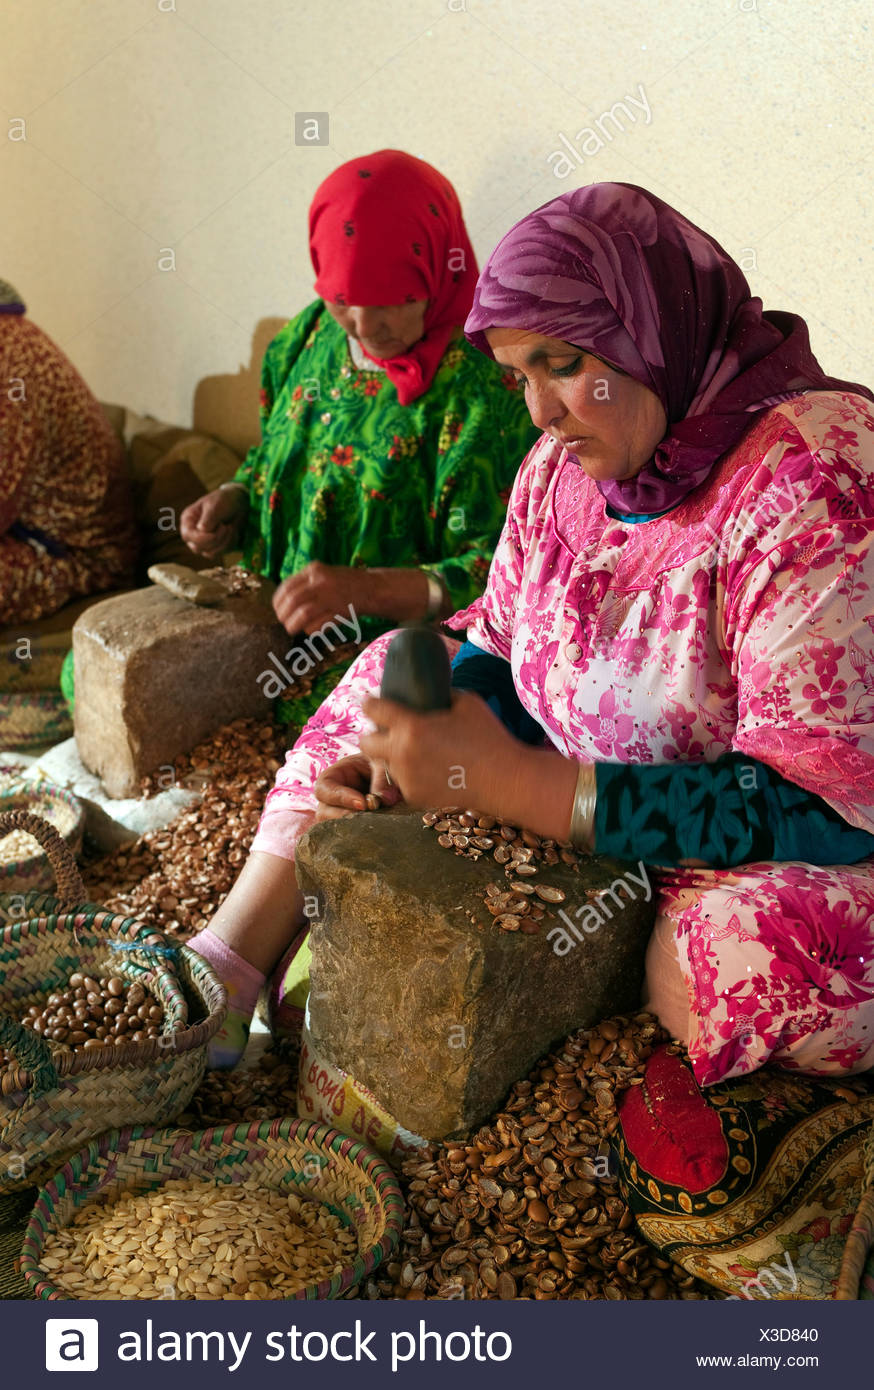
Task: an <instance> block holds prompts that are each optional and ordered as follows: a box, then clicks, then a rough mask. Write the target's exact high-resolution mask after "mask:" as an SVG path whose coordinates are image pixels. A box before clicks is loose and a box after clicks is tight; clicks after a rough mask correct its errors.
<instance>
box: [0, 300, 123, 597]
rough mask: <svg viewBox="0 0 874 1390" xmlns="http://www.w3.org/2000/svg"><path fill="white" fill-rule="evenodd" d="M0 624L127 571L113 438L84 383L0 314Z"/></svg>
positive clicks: (113, 582)
mask: <svg viewBox="0 0 874 1390" xmlns="http://www.w3.org/2000/svg"><path fill="white" fill-rule="evenodd" d="M0 382H2V387H3V389H2V390H0V624H7V623H13V622H33V621H36V620H37V619H39V618H43V617H46V616H48V614H50V613H55V612H57V610H58V609H59V608H62V607H63V606H64V604H65V603H67V602H69V601H70V599H73V598H77V597H79V596H80V595H85V594H92V593H95V594H96V593H101V592H103V591H104V590H106V589H113V588H120V587H122V586H123V585H125V584H127V583H129V582H130V580H131V579H132V578H133V571H134V563H135V559H136V550H137V537H136V528H135V525H134V518H133V503H132V501H131V497H130V488H129V484H128V481H127V478H126V476H125V466H124V454H123V450H122V446H121V443H120V441H119V440H118V439H117V438H116V436H115V434H114V432H113V430H112V427H111V426H110V424H109V422H108V421H107V419H106V416H105V415H104V413H103V411H102V410H101V408H100V405H99V404H98V402H97V401H96V400H95V399H94V397H93V396H92V394H91V392H90V391H89V389H88V387H87V386H86V384H85V382H84V381H83V380H82V378H81V377H80V375H79V373H78V372H77V371H76V369H75V368H74V366H73V364H72V363H71V362H70V361H69V360H68V359H67V358H66V357H65V356H64V354H63V353H62V352H61V350H60V348H59V347H57V346H56V344H55V343H53V342H52V340H51V338H49V337H48V335H47V334H46V333H44V332H43V331H42V329H41V328H38V327H37V325H36V324H35V323H32V322H31V320H30V319H28V318H25V317H24V316H23V315H18V314H15V315H5V314H4V315H2V316H0Z"/></svg>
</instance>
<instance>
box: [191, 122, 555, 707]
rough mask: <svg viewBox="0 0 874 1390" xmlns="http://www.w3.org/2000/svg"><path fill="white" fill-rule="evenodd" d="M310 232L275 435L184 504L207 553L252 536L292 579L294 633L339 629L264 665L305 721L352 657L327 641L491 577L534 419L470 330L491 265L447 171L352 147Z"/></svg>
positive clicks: (364, 635)
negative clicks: (310, 278)
mask: <svg viewBox="0 0 874 1390" xmlns="http://www.w3.org/2000/svg"><path fill="white" fill-rule="evenodd" d="M309 236H310V255H311V257H312V263H313V268H314V270H315V272H316V282H315V288H316V291H317V292H318V294H319V296H320V298H319V299H317V300H316V301H315V303H313V304H311V305H309V307H308V308H306V309H304V310H303V312H302V313H300V314H298V316H297V317H296V318H294V319H292V320H291V322H290V323H289V324H287V325H286V327H285V328H283V329H282V331H281V332H280V333H279V334H278V336H277V337H276V338H275V339H274V340H273V342H272V343H271V344H270V347H269V348H268V350H267V354H266V357H265V360H264V370H263V375H262V382H263V390H262V397H261V401H262V419H263V439H262V442H261V443H260V444H259V445H258V446H257V447H256V448H254V449H252V450H251V451H250V453H249V455H248V457H247V459H246V461H245V463H244V464H243V466H242V467H241V469H240V470H239V472H238V474H237V476H236V481H235V483H234V484H232V485H227V486H225V487H224V488H220V489H219V490H217V491H216V492H212V493H210V494H209V495H208V496H207V497H205V498H202V499H201V500H200V501H198V502H196V503H194V505H193V506H191V507H189V508H188V509H187V511H186V512H184V513H183V516H182V524H181V530H182V535H183V537H184V539H185V540H186V542H187V543H188V545H189V546H190V547H191V549H192V550H196V551H198V552H199V553H200V554H204V555H217V554H219V553H220V552H222V551H225V550H229V549H232V548H234V547H235V546H237V545H240V544H241V545H242V550H243V556H244V563H245V564H246V565H247V567H248V568H250V569H253V570H256V571H258V572H259V573H260V574H263V575H266V576H268V577H269V578H271V579H273V580H275V581H276V582H277V583H278V584H279V588H278V589H277V592H276V595H275V597H274V607H275V609H276V612H277V615H278V617H279V619H280V621H281V622H282V624H283V626H284V627H285V628H286V630H287V631H288V632H289V633H290V634H292V635H302V634H304V633H307V634H314V633H322V632H324V634H326V636H325V641H324V643H323V646H322V647H319V648H318V649H317V651H316V652H312V653H311V655H310V656H309V657H308V656H307V653H306V651H304V650H303V649H302V648H301V647H298V648H297V649H296V652H297V654H295V649H292V652H291V653H289V656H288V659H287V660H286V662H285V667H286V671H285V676H283V674H282V673H280V672H279V671H277V672H276V673H273V672H264V677H265V682H266V684H265V693H266V694H268V695H271V694H273V695H278V694H279V692H280V689H281V688H282V687H283V686H285V687H286V689H287V688H288V686H291V689H290V691H288V696H289V697H290V698H289V697H287V698H285V699H283V700H282V701H281V702H280V716H281V717H283V718H284V719H285V720H286V721H287V722H290V723H294V724H302V723H303V722H304V721H305V719H306V718H307V717H308V716H309V714H310V713H312V711H313V710H314V709H316V708H317V707H318V705H319V704H320V703H321V700H322V699H323V698H324V696H325V695H326V694H327V693H328V691H329V690H330V689H331V688H332V687H333V685H334V684H336V681H337V680H338V679H339V676H340V674H341V673H342V671H343V670H344V669H345V667H346V666H347V665H348V659H347V660H346V661H343V662H339V663H338V662H331V660H330V658H331V657H332V655H333V652H335V651H337V649H338V647H339V646H342V647H343V648H344V649H345V650H347V652H348V655H349V657H350V658H351V648H352V644H353V643H355V644H357V643H362V642H366V641H367V640H369V639H371V638H373V637H374V636H376V635H377V634H378V633H380V632H383V631H385V630H386V629H387V628H388V627H390V626H392V625H393V624H395V623H397V622H398V621H403V620H405V619H412V618H422V617H426V616H427V617H437V616H447V615H448V614H450V613H452V612H454V611H456V609H458V608H460V607H463V606H464V605H465V604H467V603H469V602H470V601H471V600H472V599H473V598H475V597H476V596H477V595H478V594H479V593H481V591H482V589H483V586H484V584H485V580H486V576H487V574H488V567H489V562H490V560H491V555H492V550H493V548H494V545H495V542H496V540H497V537H498V535H499V533H500V529H501V524H502V520H503V513H504V509H505V506H506V500H507V496H508V492H509V488H510V486H511V484H512V482H513V479H514V477H515V474H516V470H517V468H518V466H519V463H520V460H521V459H522V458H523V457H524V455H525V453H526V451H527V449H528V447H529V446H530V444H531V443H533V440H534V438H535V433H534V431H533V429H532V427H531V424H530V421H529V419H528V415H527V412H526V410H525V404H524V400H523V398H522V394H521V392H518V391H517V390H515V388H514V383H513V381H512V379H511V378H510V377H509V375H508V374H507V373H502V372H501V370H500V368H498V367H497V366H496V364H495V363H494V362H491V361H489V360H488V359H487V358H485V357H484V356H483V355H482V354H481V353H479V352H477V351H476V350H475V349H474V348H472V347H471V346H470V344H469V343H467V341H466V339H465V338H464V335H463V333H462V331H461V325H462V324H463V322H464V320H465V317H466V316H467V313H468V311H469V309H470V306H471V303H472V299H473V290H474V286H475V284H476V278H477V266H476V260H475V257H474V253H473V249H472V247H471V245H470V241H469V239H468V236H467V231H466V230H465V226H464V220H463V218H462V214H461V208H460V205H459V202H458V198H457V197H456V194H455V191H454V189H453V188H452V185H451V184H450V183H449V181H448V180H447V179H445V178H444V177H443V175H442V174H440V173H439V172H438V171H437V170H436V169H434V168H432V167H431V166H430V165H429V164H426V163H424V161H423V160H421V159H414V158H413V157H412V156H411V155H407V154H403V153H401V152H400V151H398V150H381V151H380V152H379V153H377V154H373V155H368V156H366V157H362V158H360V159H354V160H350V161H349V163H347V164H344V165H342V166H341V167H340V168H339V169H337V170H335V171H334V173H333V174H331V175H330V176H329V178H327V179H326V180H325V181H324V183H323V184H322V185H321V187H320V188H319V189H318V191H317V193H316V195H315V197H314V199H313V202H312V206H311V208H310V216H309ZM328 638H330V639H331V640H330V641H328ZM312 646H313V644H312V643H311V644H310V647H311V648H312ZM332 648H333V651H332ZM326 655H327V658H328V669H327V670H323V672H322V673H321V675H320V676H319V678H318V679H317V680H316V682H315V683H314V684H312V688H311V691H310V693H309V694H308V695H307V696H302V695H297V696H296V695H295V691H294V681H295V679H296V678H297V677H298V676H301V677H303V676H309V675H310V670H311V668H312V666H313V660H312V656H316V657H317V658H321V659H322V662H323V664H324V659H325V657H326ZM287 677H290V678H291V679H290V680H289V679H287ZM308 684H310V681H308Z"/></svg>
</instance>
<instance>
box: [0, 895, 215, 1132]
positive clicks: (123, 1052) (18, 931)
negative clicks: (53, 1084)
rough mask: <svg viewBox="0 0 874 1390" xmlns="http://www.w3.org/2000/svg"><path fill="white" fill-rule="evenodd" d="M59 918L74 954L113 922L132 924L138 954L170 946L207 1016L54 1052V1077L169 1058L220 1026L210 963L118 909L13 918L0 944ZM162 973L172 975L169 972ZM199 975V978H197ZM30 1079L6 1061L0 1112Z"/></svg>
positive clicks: (0, 1005) (0, 1004) (1, 1007)
mask: <svg viewBox="0 0 874 1390" xmlns="http://www.w3.org/2000/svg"><path fill="white" fill-rule="evenodd" d="M60 917H65V918H72V922H71V935H70V943H69V946H70V954H73V955H74V954H75V952H76V948H77V946H81V945H85V944H91V943H90V942H89V941H88V936H89V935H93V937H94V941H93V944H94V945H100V944H102V943H105V942H107V941H109V940H110V939H111V938H110V935H109V933H107V932H104V933H103V934H102V935H100V936H98V935H97V934H96V932H95V931H94V928H95V926H98V925H99V926H100V927H103V926H105V925H107V924H109V925H113V924H115V923H118V932H119V935H121V934H122V933H123V932H125V930H126V929H129V928H136V934H135V937H134V940H133V941H131V943H130V945H131V950H132V952H136V951H138V950H143V948H145V949H144V952H143V953H144V954H146V955H147V954H148V950H149V948H151V949H155V948H157V949H158V950H164V949H170V950H172V951H173V952H174V953H176V954H177V955H178V956H179V958H180V959H184V960H187V963H188V967H189V970H190V972H191V974H192V976H193V977H194V979H195V982H196V983H197V984H198V988H199V991H200V993H201V997H202V999H203V1002H204V1005H205V1007H206V1008H207V1010H208V1012H207V1016H206V1018H204V1019H201V1020H200V1022H198V1023H192V1024H189V1023H187V1022H186V1024H185V1026H184V1027H182V1028H179V1029H177V1031H175V1032H173V1033H168V1034H166V1035H162V1036H161V1037H157V1038H149V1039H146V1040H144V1041H142V1042H131V1043H126V1044H125V1045H124V1046H122V1047H95V1048H90V1049H88V1050H85V1049H82V1050H80V1051H72V1052H57V1053H54V1054H53V1056H52V1061H53V1063H54V1066H55V1071H56V1072H57V1075H58V1078H59V1079H66V1078H72V1077H77V1076H81V1075H84V1074H85V1073H87V1072H90V1071H100V1070H104V1071H115V1070H116V1069H120V1068H123V1067H140V1066H143V1065H145V1064H148V1063H153V1062H157V1061H161V1062H172V1061H173V1060H174V1059H175V1058H176V1057H178V1056H179V1055H180V1054H182V1053H185V1052H190V1051H192V1050H195V1049H197V1048H199V1047H203V1046H205V1045H206V1044H207V1043H208V1042H210V1041H211V1040H212V1038H213V1037H214V1036H215V1034H216V1033H217V1032H218V1031H219V1029H220V1028H221V1027H222V1025H223V1023H224V1020H225V1016H226V1014H227V990H226V989H225V987H224V985H223V984H222V982H221V980H220V979H219V977H218V975H217V974H216V973H215V971H214V970H213V968H212V966H211V965H210V964H209V962H208V961H207V960H205V959H204V957H203V956H201V955H200V953H199V952H198V951H194V950H192V948H191V947H190V946H189V945H188V943H187V942H179V944H178V945H169V946H168V942H169V938H168V937H167V936H166V935H165V934H164V933H163V932H159V931H158V930H157V929H156V928H154V927H149V926H148V925H147V924H146V923H144V922H141V921H140V920H139V919H138V918H136V917H123V916H122V915H121V914H120V913H113V912H110V911H109V910H108V909H105V908H100V909H98V910H97V911H96V912H95V913H94V914H93V915H92V914H89V913H88V912H83V911H82V910H81V909H80V910H77V911H76V912H72V913H62V914H58V915H57V916H56V915H54V914H49V915H43V916H41V917H38V918H31V919H29V920H28V921H26V922H15V923H13V924H11V925H8V926H6V927H3V928H0V944H2V945H6V946H8V945H17V944H18V943H19V942H20V941H21V940H22V939H23V938H24V939H26V938H27V937H28V936H32V935H35V936H41V935H43V936H44V935H46V933H47V931H51V929H52V925H53V924H54V925H55V926H56V925H57V922H58V920H59V918H60ZM86 918H87V919H88V926H87V928H86V933H87V935H86V936H84V937H80V936H79V935H78V932H79V925H80V923H81V922H83V921H84V920H85V919H86ZM65 925H66V923H65ZM141 933H146V935H145V937H144V938H143V939H142V940H137V939H136V938H137V937H138V936H139V935H140V934H141ZM166 973H167V974H168V975H172V972H171V971H169V970H168V971H167V972H166ZM198 977H200V978H199V979H198ZM173 982H174V984H175V986H176V988H177V989H178V991H179V993H180V994H182V993H183V990H182V986H181V981H179V979H178V977H176V976H173ZM0 1012H8V1009H7V1008H6V1006H5V1001H3V999H2V992H0ZM168 1037H169V1038H172V1039H173V1045H172V1046H168V1044H167V1043H166V1041H165V1038H168ZM33 1083H34V1076H33V1073H32V1072H31V1071H29V1070H28V1069H27V1068H26V1067H23V1066H21V1065H19V1064H17V1063H13V1064H12V1065H10V1066H9V1067H8V1068H7V1069H6V1070H5V1074H4V1076H3V1078H2V1081H0V1115H2V1106H3V1103H4V1101H5V1100H6V1099H7V1098H8V1097H9V1096H10V1095H14V1094H16V1093H19V1092H21V1091H28V1090H30V1089H31V1087H32V1086H33Z"/></svg>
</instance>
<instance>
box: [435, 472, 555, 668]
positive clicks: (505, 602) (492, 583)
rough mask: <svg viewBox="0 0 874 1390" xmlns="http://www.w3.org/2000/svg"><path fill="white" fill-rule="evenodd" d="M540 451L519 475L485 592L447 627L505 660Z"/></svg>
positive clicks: (521, 572)
mask: <svg viewBox="0 0 874 1390" xmlns="http://www.w3.org/2000/svg"><path fill="white" fill-rule="evenodd" d="M537 451H538V445H535V446H534V448H533V449H532V450H531V451H530V452H529V453H528V455H527V457H526V459H525V461H524V463H523V464H522V467H521V468H520V469H519V472H518V473H517V475H516V481H515V482H514V484H513V490H512V492H511V493H510V500H509V502H508V504H507V515H506V518H505V520H504V526H503V529H502V531H501V535H500V538H499V540H498V544H497V545H496V547H495V552H494V554H493V556H492V563H491V566H490V568H489V577H488V579H487V581H486V587H485V591H484V593H483V594H482V596H481V597H480V598H477V599H474V601H473V603H471V604H470V605H469V606H468V607H467V608H465V609H463V610H462V611H461V612H460V613H456V614H454V615H453V617H451V618H448V619H447V621H446V623H445V624H444V626H445V627H449V628H452V629H453V630H454V631H456V632H463V631H464V629H465V628H466V629H467V638H468V641H470V642H474V643H475V644H476V645H477V646H478V647H481V648H482V650H483V651H484V652H489V653H490V654H491V655H492V656H500V657H503V659H504V660H505V661H509V660H510V648H511V646H512V643H513V631H514V627H515V616H516V603H517V600H518V599H519V596H520V595H521V593H522V575H523V569H524V563H525V537H526V532H527V528H528V514H529V507H530V502H531V492H532V479H533V476H534V472H535V467H536V463H537V457H536V456H537Z"/></svg>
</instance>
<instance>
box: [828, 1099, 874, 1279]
mask: <svg viewBox="0 0 874 1390" xmlns="http://www.w3.org/2000/svg"><path fill="white" fill-rule="evenodd" d="M872 1247H874V1126H872V1128H871V1132H870V1134H869V1135H868V1138H867V1140H866V1142H865V1166H864V1169H863V1171H862V1200H861V1201H860V1202H859V1205H858V1207H857V1208H856V1214H855V1216H854V1217H853V1224H852V1226H851V1227H850V1233H849V1235H848V1236H847V1243H846V1245H845V1246H844V1255H843V1259H842V1260H841V1270H840V1274H839V1275H838V1285H837V1289H836V1291H835V1298H836V1299H858V1298H861V1296H862V1293H861V1288H862V1278H863V1275H864V1273H865V1264H866V1262H867V1259H868V1253H869V1251H870V1250H871V1249H872Z"/></svg>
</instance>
